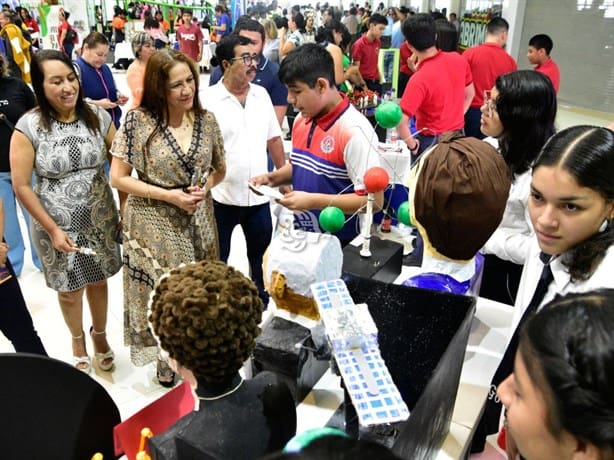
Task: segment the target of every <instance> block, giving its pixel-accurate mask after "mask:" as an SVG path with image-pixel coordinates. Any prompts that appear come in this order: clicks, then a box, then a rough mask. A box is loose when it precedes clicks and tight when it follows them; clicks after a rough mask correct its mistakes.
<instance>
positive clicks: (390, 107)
mask: <svg viewBox="0 0 614 460" xmlns="http://www.w3.org/2000/svg"><path fill="white" fill-rule="evenodd" d="M401 118H403V112H402V111H401V107H399V105H398V104H395V103H394V102H392V101H384V102H382V103H381V104H380V105H378V106H377V107H376V109H375V120H376V121H377V123H378V124H379V125H380V126H381V127H382V128H386V129H388V128H394V127H396V126H398V124H399V123H401Z"/></svg>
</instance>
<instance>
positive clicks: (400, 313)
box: [344, 275, 476, 460]
mask: <svg viewBox="0 0 614 460" xmlns="http://www.w3.org/2000/svg"><path fill="white" fill-rule="evenodd" d="M344 279H345V282H346V284H347V286H348V290H349V291H350V294H351V296H352V299H353V300H354V302H355V303H357V304H358V303H366V304H367V305H368V306H369V312H370V313H371V316H372V317H373V320H374V321H375V324H376V325H377V328H378V337H379V345H380V350H381V353H382V357H383V358H384V360H385V362H386V365H387V366H388V369H389V371H390V374H391V375H392V378H393V380H394V382H395V383H396V385H397V387H398V388H399V391H400V392H401V395H402V397H403V400H404V401H405V403H406V404H407V406H408V407H409V410H410V412H411V414H410V417H409V419H408V420H407V421H406V422H403V423H399V424H395V430H394V431H395V433H396V434H395V435H394V436H393V437H394V439H393V440H392V441H391V443H386V442H384V444H392V449H393V451H394V452H395V453H396V454H397V455H399V456H401V458H406V459H412V460H413V459H427V458H431V457H433V456H434V454H435V453H436V451H437V450H438V449H440V448H441V445H442V442H443V440H444V438H445V437H446V435H447V433H448V432H449V429H450V422H451V419H452V411H453V409H454V403H455V400H456V393H457V390H458V385H459V381H460V374H461V369H462V366H463V361H464V357H465V349H466V348H467V343H468V340H469V333H470V331H471V322H472V319H473V316H474V314H475V303H476V298H475V297H469V296H460V295H454V294H447V293H443V292H437V291H430V290H426V289H418V288H411V287H406V286H401V285H395V284H389V283H383V282H380V281H377V280H373V279H366V278H360V277H356V276H351V275H347V276H345V277H344ZM350 412H351V411H350ZM386 435H387V436H389V437H390V433H387V434H386ZM376 440H377V439H376Z"/></svg>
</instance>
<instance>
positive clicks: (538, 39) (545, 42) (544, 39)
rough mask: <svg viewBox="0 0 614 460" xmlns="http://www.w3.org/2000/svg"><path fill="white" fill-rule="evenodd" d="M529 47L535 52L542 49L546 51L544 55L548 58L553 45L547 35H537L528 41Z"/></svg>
mask: <svg viewBox="0 0 614 460" xmlns="http://www.w3.org/2000/svg"><path fill="white" fill-rule="evenodd" d="M529 46H532V47H533V48H535V49H536V50H540V49H544V50H546V54H547V55H548V56H550V53H551V52H552V48H553V47H554V43H553V42H552V39H551V38H550V37H549V36H548V35H546V34H537V35H533V36H532V37H531V40H529Z"/></svg>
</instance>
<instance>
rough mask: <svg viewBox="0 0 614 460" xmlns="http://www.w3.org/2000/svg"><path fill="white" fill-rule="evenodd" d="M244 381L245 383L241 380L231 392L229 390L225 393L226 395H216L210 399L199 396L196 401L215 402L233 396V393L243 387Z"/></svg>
mask: <svg viewBox="0 0 614 460" xmlns="http://www.w3.org/2000/svg"><path fill="white" fill-rule="evenodd" d="M244 381H245V380H243V379H241V380H240V381H239V384H238V385H237V386H236V387H234V388H233V389H232V390H229V391H227V392H226V393H223V394H221V395H218V396H211V397H206V396H199V397H198V399H200V400H201V401H215V400H216V399H222V398H225V397H226V396H228V395H231V394H233V393H234V392H235V391H237V390H238V389H239V388H240V387H241V385H243V382H244Z"/></svg>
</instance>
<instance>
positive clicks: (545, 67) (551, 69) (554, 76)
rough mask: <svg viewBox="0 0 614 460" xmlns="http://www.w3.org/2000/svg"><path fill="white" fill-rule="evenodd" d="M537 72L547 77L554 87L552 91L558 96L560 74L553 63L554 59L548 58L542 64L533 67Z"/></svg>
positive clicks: (557, 67)
mask: <svg viewBox="0 0 614 460" xmlns="http://www.w3.org/2000/svg"><path fill="white" fill-rule="evenodd" d="M535 70H537V71H538V72H541V73H543V74H544V75H547V76H548V78H550V81H551V82H552V86H554V91H555V92H556V93H557V94H558V92H559V86H560V85H561V73H560V72H559V66H558V65H557V64H556V62H554V59H552V58H550V59H548V60H547V61H546V62H544V63H543V64H539V65H538V66H536V67H535Z"/></svg>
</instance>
